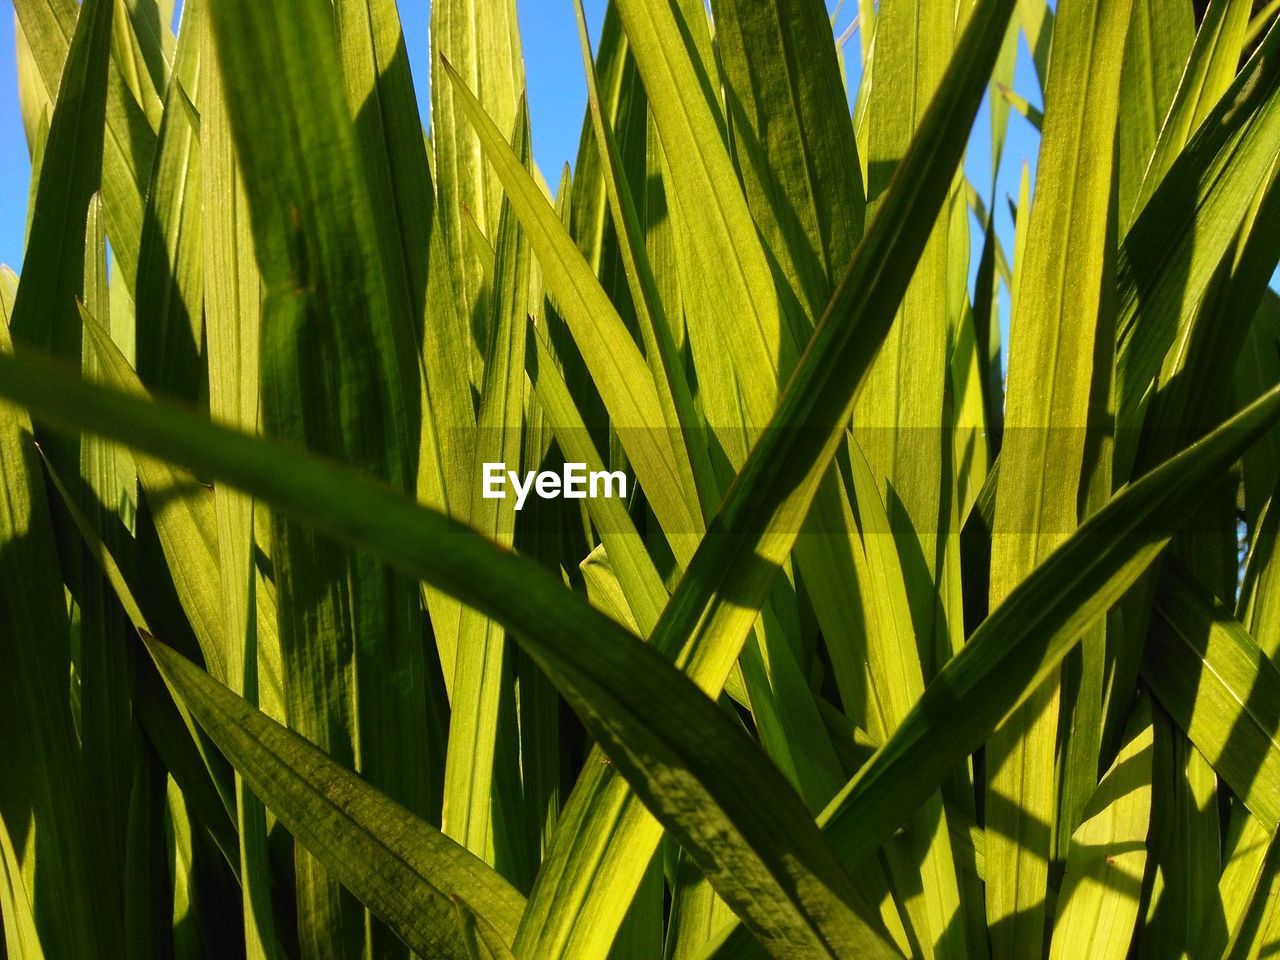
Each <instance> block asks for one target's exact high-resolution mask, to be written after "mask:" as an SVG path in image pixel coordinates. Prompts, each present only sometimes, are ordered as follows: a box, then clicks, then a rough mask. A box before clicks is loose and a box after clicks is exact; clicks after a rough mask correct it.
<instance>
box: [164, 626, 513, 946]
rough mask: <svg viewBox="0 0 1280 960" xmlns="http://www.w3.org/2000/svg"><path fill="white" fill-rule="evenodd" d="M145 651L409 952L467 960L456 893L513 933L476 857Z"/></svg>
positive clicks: (230, 696) (288, 822)
mask: <svg viewBox="0 0 1280 960" xmlns="http://www.w3.org/2000/svg"><path fill="white" fill-rule="evenodd" d="M147 649H148V650H149V651H150V653H151V656H152V657H153V658H154V660H155V661H156V665H157V666H158V667H159V668H160V671H161V673H163V675H164V677H165V680H166V681H167V682H168V684H169V685H170V687H172V689H173V690H174V694H175V696H177V697H178V698H179V699H180V700H181V701H182V703H183V704H184V705H185V706H186V707H187V709H189V710H190V711H191V713H192V714H193V715H194V716H195V718H196V720H197V721H198V722H199V723H200V725H201V726H202V727H203V728H204V729H205V731H206V732H207V733H208V734H209V736H210V737H212V738H213V740H214V742H215V743H217V745H218V747H219V749H221V750H222V752H223V753H225V754H226V755H227V757H228V759H229V760H231V762H232V764H233V765H234V766H235V768H236V770H237V771H239V773H240V775H241V776H243V777H244V778H245V781H246V782H247V783H248V784H249V786H250V787H251V788H252V789H253V791H254V792H255V793H256V794H257V795H258V796H260V797H261V798H262V800H263V802H264V803H266V804H267V806H268V807H270V808H271V810H272V811H273V812H274V813H275V814H276V816H277V817H278V818H279V820H280V822H281V823H282V824H284V826H285V828H286V829H287V830H289V832H290V833H292V834H293V835H294V837H295V838H296V839H297V840H298V842H299V843H301V844H302V845H303V846H305V847H306V848H307V849H308V850H309V851H311V853H312V854H314V855H315V856H316V857H317V858H318V859H319V860H320V861H321V862H322V863H324V864H325V865H326V867H327V868H328V869H329V870H331V871H332V872H333V874H334V876H335V877H337V878H338V879H339V880H341V881H342V883H343V884H344V885H345V886H346V887H347V888H348V889H350V890H351V891H352V893H354V894H355V895H356V896H357V897H359V898H360V900H361V901H362V902H364V903H366V904H367V905H368V906H369V908H370V909H371V910H372V911H373V912H374V913H376V914H377V915H378V916H380V917H382V918H383V919H384V920H386V921H387V923H389V924H390V925H391V926H392V929H394V930H395V932H396V934H397V935H398V936H399V937H401V938H402V939H403V940H404V942H405V943H407V944H408V945H409V946H410V947H411V948H412V949H413V950H415V951H417V952H418V953H420V954H421V955H422V956H424V957H444V958H457V960H468V953H467V950H466V947H465V945H464V941H463V938H462V935H461V933H460V931H459V930H458V927H457V924H456V922H455V918H454V906H453V900H452V898H453V897H455V896H457V897H461V898H462V899H464V900H465V901H466V902H467V903H469V904H472V905H473V907H474V909H476V910H478V911H480V913H481V914H482V915H483V916H484V917H485V918H486V920H487V921H488V923H490V924H492V925H493V927H494V929H495V930H497V931H498V933H499V935H500V936H501V937H502V938H503V939H504V941H509V940H510V938H511V937H512V936H513V935H514V933H515V926H516V922H517V921H518V919H519V917H520V913H521V911H522V910H523V908H524V900H523V898H522V897H521V896H520V894H519V893H517V892H516V891H515V890H513V889H512V888H511V887H510V886H509V885H508V884H507V883H506V882H505V881H504V880H503V879H502V878H501V877H499V876H498V875H497V874H496V873H494V872H493V871H492V870H491V869H490V868H489V867H487V866H485V865H484V863H483V862H481V861H480V860H478V859H476V858H475V857H474V856H472V855H471V854H469V853H467V852H466V851H465V850H464V849H462V848H461V847H459V846H458V845H457V844H455V843H454V842H453V841H452V840H450V839H448V838H447V837H445V836H444V835H443V834H441V833H440V832H439V831H437V830H436V829H434V828H433V827H431V826H430V825H428V824H427V823H425V822H424V821H422V820H420V819H418V818H417V817H415V816H414V815H413V814H412V813H411V812H410V811H408V810H406V809H405V808H404V807H402V806H400V805H399V804H397V803H396V802H395V801H393V800H391V799H390V798H388V797H386V796H384V795H383V794H381V793H379V792H378V791H377V790H375V789H374V788H373V787H371V786H369V785H368V784H367V783H365V782H364V781H363V780H361V779H360V778H359V777H357V776H356V775H355V774H353V773H351V772H350V771H349V770H346V769H344V768H343V767H342V766H340V765H339V764H337V763H334V761H332V760H331V759H329V758H328V757H327V756H326V755H325V754H324V753H322V752H321V751H320V750H317V749H316V748H315V747H313V746H311V745H310V744H309V743H307V741H306V740H304V739H303V738H302V737H300V736H298V735H297V734H296V733H293V732H291V731H290V730H288V729H286V728H285V727H282V726H281V725H280V724H278V723H276V722H275V721H274V720H272V719H271V718H270V717H268V716H266V715H265V714H263V713H260V712H259V711H258V710H255V709H254V708H253V707H252V706H251V705H250V704H248V703H246V702H245V701H244V700H243V699H242V698H240V697H238V696H236V695H235V694H234V693H232V692H231V691H230V690H228V689H227V688H226V687H224V686H223V685H222V684H220V683H218V682H217V681H215V680H214V679H212V678H211V677H210V676H209V675H208V674H206V673H205V672H204V671H203V670H200V669H199V668H198V667H196V666H195V665H194V664H192V663H191V662H190V661H189V660H187V659H186V658H184V657H183V656H181V655H180V654H178V653H176V652H175V651H174V650H172V649H171V648H169V647H167V646H165V645H164V644H162V643H160V642H158V641H156V640H155V639H153V638H147Z"/></svg>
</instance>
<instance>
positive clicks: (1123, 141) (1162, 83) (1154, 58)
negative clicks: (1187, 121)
mask: <svg viewBox="0 0 1280 960" xmlns="http://www.w3.org/2000/svg"><path fill="white" fill-rule="evenodd" d="M1195 26H1196V20H1195V10H1194V8H1193V7H1192V5H1191V3H1190V2H1188V0H1133V12H1132V14H1131V15H1130V18H1129V32H1128V35H1127V37H1126V38H1125V48H1124V67H1123V69H1122V71H1121V75H1120V117H1121V121H1120V124H1119V126H1118V127H1117V149H1118V155H1117V157H1116V163H1117V166H1118V168H1119V175H1118V177H1119V190H1120V197H1119V208H1118V209H1119V213H1120V219H1119V227H1120V232H1121V236H1123V235H1124V233H1126V232H1127V231H1128V229H1129V226H1130V224H1131V223H1132V222H1133V214H1134V209H1133V208H1134V204H1135V203H1136V202H1137V194H1138V191H1139V189H1140V188H1141V186H1142V178H1143V175H1144V174H1145V173H1146V171H1147V166H1148V164H1150V162H1151V157H1152V155H1153V154H1154V153H1155V150H1156V141H1157V139H1158V138H1159V136H1160V127H1161V126H1162V125H1163V123H1164V119H1165V117H1166V116H1168V114H1169V107H1170V106H1171V105H1172V104H1173V97H1174V94H1175V93H1176V92H1177V89H1178V81H1179V79H1180V78H1181V77H1182V71H1183V68H1184V67H1185V66H1186V63H1187V55H1188V54H1189V53H1190V52H1191V46H1192V44H1193V43H1194V42H1195Z"/></svg>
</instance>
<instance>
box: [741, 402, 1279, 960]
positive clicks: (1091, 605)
mask: <svg viewBox="0 0 1280 960" xmlns="http://www.w3.org/2000/svg"><path fill="white" fill-rule="evenodd" d="M1277 417H1280V387H1277V388H1275V389H1273V390H1271V391H1270V392H1269V393H1267V394H1266V396H1265V397H1263V398H1262V399H1260V400H1258V401H1257V402H1256V403H1254V404H1252V405H1251V406H1249V407H1246V408H1245V409H1244V410H1242V411H1240V413H1238V414H1237V415H1236V416H1235V417H1233V418H1231V419H1230V420H1229V421H1227V422H1226V423H1224V424H1222V425H1221V426H1220V427H1218V428H1217V429H1216V430H1214V431H1213V432H1212V433H1211V434H1209V435H1208V436H1207V437H1205V438H1204V439H1202V440H1200V441H1198V442H1197V443H1195V444H1193V445H1192V446H1190V447H1188V448H1187V449H1186V450H1184V451H1183V452H1181V453H1180V454H1178V455H1177V456H1176V457H1174V458H1172V459H1171V460H1169V461H1168V462H1166V463H1164V464H1162V465H1161V466H1160V467H1158V468H1157V469H1155V470H1153V471H1152V472H1151V473H1149V474H1147V475H1146V476H1144V477H1143V478H1142V479H1140V480H1138V481H1136V482H1135V483H1133V484H1132V485H1130V486H1129V487H1128V488H1127V489H1126V490H1124V491H1123V492H1121V493H1120V494H1118V495H1117V496H1116V497H1115V498H1114V499H1113V500H1112V501H1111V503H1109V504H1108V505H1107V506H1106V507H1104V508H1103V509H1102V510H1100V511H1099V512H1098V513H1096V514H1094V515H1093V516H1092V517H1090V518H1089V519H1088V520H1086V521H1085V522H1084V523H1083V524H1081V526H1080V528H1079V529H1078V530H1077V531H1076V533H1075V534H1074V535H1073V536H1071V537H1070V538H1069V539H1068V540H1067V541H1066V542H1065V543H1063V544H1062V545H1061V546H1059V547H1058V549H1057V550H1055V551H1054V552H1053V553H1051V554H1050V555H1049V556H1048V557H1047V558H1045V560H1044V561H1042V562H1041V563H1040V565H1039V566H1038V567H1037V568H1036V569H1035V570H1034V571H1033V572H1032V573H1031V574H1030V575H1029V576H1028V577H1026V578H1025V579H1024V580H1023V581H1022V582H1021V583H1020V584H1019V585H1018V586H1017V587H1015V588H1014V589H1013V591H1012V592H1011V593H1010V594H1009V595H1008V597H1006V598H1005V600H1004V602H1003V603H1001V604H1000V606H999V607H998V608H997V609H996V610H995V611H993V612H992V613H991V615H990V616H989V617H987V618H986V620H984V621H983V623H982V624H981V625H980V626H979V627H978V629H977V630H976V631H974V633H973V634H972V635H971V636H970V638H969V640H968V642H967V643H966V644H965V647H964V649H963V650H962V651H961V652H960V653H959V654H957V655H956V656H955V657H954V658H953V659H952V660H950V661H949V662H948V663H947V665H946V666H945V667H944V668H943V669H942V670H941V672H940V673H939V675H938V676H937V678H935V679H934V681H933V682H932V683H930V684H929V686H928V687H927V688H926V689H925V692H924V695H923V696H922V697H921V698H920V699H919V700H918V701H917V702H916V704H915V706H914V707H913V708H912V710H911V713H910V714H909V715H908V716H907V718H906V719H905V720H904V721H903V723H902V725H901V726H900V727H899V728H898V729H897V731H896V732H895V733H894V734H893V736H892V737H890V738H889V740H888V741H886V742H885V744H884V745H883V746H882V747H881V748H880V749H879V750H878V751H877V752H876V754H875V756H873V757H872V758H871V760H870V761H869V762H868V763H867V764H866V765H865V766H864V767H863V768H862V769H861V770H859V771H858V773H857V774H856V775H855V776H854V777H853V779H852V780H850V781H849V783H848V784H847V785H846V786H845V788H844V789H843V790H842V791H841V792H840V794H839V795H837V797H836V798H835V799H834V800H833V801H832V802H831V804H830V805H829V806H828V807H827V809H826V810H825V811H824V812H823V815H822V817H821V818H820V822H822V823H823V830H824V833H825V834H826V836H827V838H828V841H829V842H830V844H831V846H832V848H833V849H834V850H835V851H836V853H837V855H838V856H839V857H840V859H841V862H843V863H848V864H859V863H862V862H863V861H864V860H865V859H866V858H867V857H869V856H870V855H871V854H872V853H873V852H874V851H875V850H877V849H878V848H879V847H880V846H881V844H883V843H884V842H885V840H887V839H888V838H889V836H890V835H891V834H892V833H893V831H894V830H895V829H896V828H897V827H898V826H899V825H900V824H901V823H902V822H903V820H904V819H905V817H906V815H907V811H910V810H912V809H914V808H915V807H916V806H917V805H918V804H920V803H921V802H923V801H924V799H925V798H926V797H928V795H929V794H930V793H931V792H932V791H933V790H935V789H937V787H938V785H939V784H940V783H942V781H943V779H944V778H945V777H946V776H947V773H948V772H949V771H950V770H952V769H954V767H955V765H956V764H957V763H959V762H960V761H962V760H963V759H964V758H965V757H966V756H967V755H968V754H969V753H971V752H973V751H974V750H976V749H977V748H978V747H979V746H980V745H981V744H982V743H983V742H984V741H985V740H986V739H987V737H989V736H990V734H991V732H992V730H994V729H995V727H996V725H997V724H998V723H999V722H1000V721H1001V720H1002V719H1004V718H1005V717H1007V716H1008V715H1009V713H1010V712H1011V711H1013V710H1014V709H1016V708H1017V707H1018V706H1020V705H1021V703H1022V702H1024V701H1025V700H1026V698H1027V697H1029V696H1031V695H1032V693H1033V692H1034V691H1035V690H1036V688H1037V687H1038V686H1039V684H1040V683H1041V682H1042V681H1043V680H1044V678H1045V677H1047V676H1049V675H1050V674H1052V672H1053V671H1054V670H1055V669H1056V668H1057V667H1058V664H1059V663H1060V662H1061V661H1062V658H1063V657H1064V656H1065V655H1066V654H1067V652H1068V651H1070V650H1071V649H1072V648H1073V647H1074V645H1075V643H1076V641H1077V640H1078V639H1079V637H1080V636H1081V634H1082V633H1084V632H1085V631H1086V630H1087V629H1088V628H1089V627H1090V625H1091V624H1093V623H1094V622H1095V621H1096V620H1097V619H1098V618H1099V617H1101V616H1103V615H1104V614H1105V613H1106V611H1107V610H1108V609H1109V608H1110V607H1111V606H1112V605H1113V604H1114V603H1115V602H1116V601H1117V600H1118V599H1120V597H1122V596H1124V594H1125V593H1126V591H1127V590H1128V589H1129V588H1130V587H1131V586H1132V585H1133V584H1134V583H1135V582H1136V581H1137V579H1138V578H1139V577H1140V576H1141V575H1142V574H1143V572H1144V571H1146V569H1147V568H1148V567H1149V566H1150V564H1151V563H1152V561H1153V560H1155V558H1156V557H1157V556H1159V554H1160V552H1161V551H1162V550H1163V549H1164V547H1165V546H1167V545H1168V543H1169V540H1170V539H1171V538H1172V536H1173V534H1174V533H1175V532H1176V531H1177V529H1178V527H1179V525H1180V524H1181V523H1182V522H1183V521H1184V520H1185V519H1186V515H1187V513H1188V512H1189V510H1190V507H1192V506H1193V505H1194V504H1195V503H1196V502H1197V501H1198V499H1199V496H1200V491H1201V490H1202V489H1203V487H1204V485H1205V482H1206V481H1207V480H1209V479H1210V478H1213V477H1216V476H1219V475H1220V474H1222V473H1223V472H1224V471H1226V470H1227V469H1228V468H1229V467H1230V466H1231V465H1232V464H1233V463H1235V462H1236V460H1238V459H1239V458H1240V455H1241V454H1242V453H1243V452H1244V451H1245V450H1247V449H1248V448H1249V446H1250V445H1251V444H1253V443H1255V442H1257V440H1258V438H1259V437H1261V436H1263V435H1264V434H1265V433H1266V432H1267V431H1268V430H1270V429H1274V425H1275V423H1276V420H1277ZM987 863H988V865H989V863H990V861H989V860H988V861H987ZM988 869H989V866H988ZM744 942H745V939H744V938H743V937H742V936H741V934H740V933H739V932H736V931H734V932H729V931H725V932H724V934H723V936H722V938H721V941H720V951H721V952H719V953H718V954H716V956H718V957H731V956H732V957H736V956H740V955H741V954H740V953H734V952H733V951H734V950H740V949H742V946H743V943H744Z"/></svg>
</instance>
